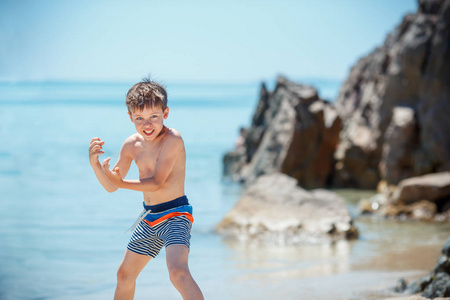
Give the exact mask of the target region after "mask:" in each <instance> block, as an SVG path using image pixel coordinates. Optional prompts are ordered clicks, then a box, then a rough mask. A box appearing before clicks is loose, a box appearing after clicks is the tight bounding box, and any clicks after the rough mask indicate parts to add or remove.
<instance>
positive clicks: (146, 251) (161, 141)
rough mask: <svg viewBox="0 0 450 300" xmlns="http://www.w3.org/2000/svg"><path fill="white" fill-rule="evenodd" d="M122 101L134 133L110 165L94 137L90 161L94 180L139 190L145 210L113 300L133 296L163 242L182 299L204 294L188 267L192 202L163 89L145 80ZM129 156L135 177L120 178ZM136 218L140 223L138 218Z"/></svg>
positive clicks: (179, 143)
mask: <svg viewBox="0 0 450 300" xmlns="http://www.w3.org/2000/svg"><path fill="white" fill-rule="evenodd" d="M126 105H127V107H128V115H129V117H130V119H131V122H133V123H134V125H135V127H136V131H137V133H135V134H133V135H131V136H130V137H128V138H127V139H126V140H125V142H124V143H123V145H122V148H121V150H120V154H119V158H118V160H117V162H116V164H115V165H114V167H113V168H112V170H110V164H109V162H110V159H111V158H107V159H105V160H104V161H103V163H102V164H100V163H99V160H98V157H99V155H100V154H103V153H104V151H103V149H102V146H103V145H104V143H105V142H104V141H102V140H100V138H93V139H92V140H91V143H90V145H89V160H90V163H91V166H92V168H93V169H94V172H95V175H96V176H97V179H98V181H99V182H100V183H101V184H102V186H103V187H104V188H105V189H106V190H107V191H108V192H114V191H116V190H117V189H118V188H124V189H130V190H135V191H142V192H143V195H144V208H145V212H143V214H142V215H141V216H140V219H138V224H137V227H136V228H135V229H134V231H133V234H132V236H131V239H130V242H129V243H128V246H127V250H126V252H125V256H124V258H123V261H122V263H121V264H120V267H119V270H118V272H117V287H116V292H115V295H114V299H116V300H117V299H133V297H134V291H135V283H136V278H137V276H138V275H139V273H140V272H141V271H142V269H143V268H144V267H145V265H146V264H147V263H148V262H149V261H150V259H152V258H154V257H156V255H158V253H159V251H160V249H161V248H162V246H163V245H164V246H165V247H166V262H167V268H168V270H169V275H170V280H171V282H172V284H173V285H174V286H175V288H176V289H177V290H178V291H179V292H180V294H181V295H182V297H183V299H203V295H202V292H201V291H200V288H199V287H198V286H197V284H196V283H195V281H194V279H193V278H192V276H191V274H190V272H189V267H188V255H189V245H190V244H189V240H190V230H191V225H192V222H193V218H192V207H191V206H190V205H189V203H188V200H187V198H186V196H185V194H184V179H185V165H186V152H185V149H184V143H183V139H182V138H181V135H180V133H179V132H178V131H176V130H175V129H171V128H167V127H166V126H164V124H163V120H164V119H167V117H168V116H169V108H168V107H167V93H166V91H165V89H164V87H162V86H161V85H160V84H158V83H156V82H153V81H151V80H150V79H144V81H143V82H140V83H137V84H135V85H134V86H133V87H131V89H130V90H129V91H128V93H127V98H126ZM131 161H134V162H135V163H136V165H137V166H138V169H139V179H136V180H126V179H124V178H125V176H126V174H127V173H128V170H129V169H130V165H131ZM139 220H140V222H139Z"/></svg>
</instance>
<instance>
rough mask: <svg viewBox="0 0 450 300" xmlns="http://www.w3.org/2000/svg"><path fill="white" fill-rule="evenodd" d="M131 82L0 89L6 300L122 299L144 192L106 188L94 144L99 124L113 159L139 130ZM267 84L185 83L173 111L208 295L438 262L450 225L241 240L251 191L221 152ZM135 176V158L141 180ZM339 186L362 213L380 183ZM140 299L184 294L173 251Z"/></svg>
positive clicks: (354, 293) (370, 279)
mask: <svg viewBox="0 0 450 300" xmlns="http://www.w3.org/2000/svg"><path fill="white" fill-rule="evenodd" d="M0 88H1V86H0ZM124 88H125V87H122V86H114V88H111V89H109V88H108V85H106V87H105V85H100V86H95V85H94V86H92V85H89V86H83V85H81V86H80V85H75V86H74V85H69V87H65V86H51V87H45V86H44V87H39V88H36V86H32V87H31V88H29V89H28V90H27V87H26V86H25V87H24V86H20V85H19V86H16V87H8V90H7V93H2V94H1V95H2V96H1V97H0V140H1V141H2V143H0V182H1V185H0V200H1V201H0V203H1V205H0V266H1V267H0V299H111V298H112V295H113V293H114V287H115V273H116V270H117V267H118V265H119V263H120V261H121V259H122V255H123V252H124V250H125V246H126V243H127V241H128V238H129V235H126V234H123V232H124V231H125V230H126V229H127V228H128V227H129V226H130V225H131V224H132V223H133V221H134V219H135V217H136V216H137V214H138V213H139V212H140V211H141V203H142V198H141V196H140V195H139V193H136V192H132V191H118V192H116V193H113V194H109V193H106V192H105V191H104V190H103V189H102V188H101V187H100V185H99V184H98V183H97V181H96V179H95V175H94V174H93V172H92V170H91V169H90V166H89V163H88V157H87V154H88V152H87V147H88V143H89V141H90V139H91V138H92V137H93V136H100V137H101V138H103V139H105V141H106V144H105V150H106V152H107V155H108V156H111V157H112V159H113V160H115V159H116V158H117V154H118V151H119V148H120V145H121V143H122V141H123V140H124V138H125V137H127V136H128V135H130V134H132V133H133V131H134V128H133V126H132V124H131V123H130V122H129V119H128V118H127V116H126V109H125V108H124V106H123V101H122V99H121V97H123V94H124V92H123V89H124ZM257 88H258V87H257V86H256V87H254V86H250V87H249V86H239V87H238V88H236V87H233V86H214V87H209V88H204V87H192V86H188V87H186V86H175V87H174V89H173V90H174V92H173V94H172V98H171V99H173V105H172V106H171V111H170V116H169V119H168V120H167V121H168V125H169V126H171V127H175V128H177V129H179V130H180V131H181V133H182V135H183V137H184V140H185V144H186V149H187V154H188V162H187V180H186V193H187V195H188V197H189V198H190V201H191V203H192V204H193V205H194V217H195V222H194V226H193V232H192V241H191V244H192V248H191V255H190V265H191V271H192V273H193V274H194V276H195V278H196V280H197V282H198V283H199V285H200V286H201V288H202V290H203V292H204V294H205V296H206V299H243V300H246V299H271V298H274V297H276V298H278V299H330V298H332V299H377V298H379V297H380V295H387V294H388V293H387V292H386V289H387V288H389V287H391V286H393V285H394V284H395V283H396V281H397V279H398V278H399V277H406V278H409V279H410V278H417V277H419V276H421V275H424V274H425V273H427V272H428V271H429V270H430V269H431V268H432V267H433V265H434V263H435V261H436V259H437V257H438V255H439V251H440V249H441V247H442V244H443V242H444V240H445V239H446V238H447V237H448V236H449V233H450V225H449V224H436V223H424V222H422V223H420V222H396V221H387V220H379V219H375V218H374V219H372V218H370V217H364V218H358V219H357V220H356V226H357V227H358V228H359V230H360V233H361V237H360V239H358V240H356V241H350V242H347V241H341V242H338V243H335V244H333V245H321V246H317V245H316V246H312V245H311V246H302V247H270V246H258V245H251V244H242V243H238V242H235V241H231V240H224V239H222V237H220V236H218V235H217V234H215V233H214V226H215V225H216V224H217V223H218V222H219V221H220V220H221V218H222V217H223V215H224V214H225V213H226V212H228V211H229V209H230V208H231V207H232V206H233V205H234V203H235V202H236V200H237V199H238V198H239V195H240V192H241V187H240V186H238V185H235V184H230V183H224V182H222V181H221V159H222V155H223V153H224V152H225V151H227V150H228V149H229V148H230V146H231V145H233V141H234V138H235V137H236V135H237V132H238V128H239V126H241V125H246V124H247V120H249V119H250V116H251V113H252V112H253V109H254V106H255V104H256V100H257V93H258V91H257ZM17 89H20V92H18V91H17ZM102 89H106V90H108V91H109V94H108V93H107V94H106V95H105V93H102V92H101V91H100V90H102ZM169 89H170V86H169ZM92 90H93V92H92ZM36 91H37V92H36ZM58 91H59V94H58ZM61 91H62V92H61ZM169 91H170V90H169ZM50 94H51V97H50V96H48V95H50ZM169 94H170V92H169ZM58 95H59V96H58ZM74 95H75V96H74ZM92 95H94V96H95V99H96V100H95V101H91V100H90V98H89V97H90V96H92ZM195 95H201V97H200V98H199V99H193V98H195ZM2 97H4V98H2ZM5 97H6V98H5ZM8 97H9V98H8ZM14 97H16V98H14ZM46 99H50V100H46ZM136 174H137V172H136V168H135V167H134V168H132V169H131V170H130V178H135V177H136ZM338 193H340V194H341V195H343V196H344V197H345V198H346V199H348V204H349V208H350V211H351V212H352V213H353V214H355V216H356V209H355V204H356V202H357V201H358V200H359V198H361V197H367V196H370V195H371V194H372V192H371V191H354V190H340V191H338ZM135 299H180V297H179V295H178V293H177V292H176V291H175V289H174V288H173V287H172V286H171V284H170V281H169V278H168V273H167V270H166V266H165V260H164V252H162V253H161V254H160V256H158V257H157V258H156V259H154V260H152V261H151V262H150V263H149V265H148V266H147V267H146V268H145V269H144V271H143V272H142V274H141V276H140V277H139V279H138V282H137V291H136V298H135Z"/></svg>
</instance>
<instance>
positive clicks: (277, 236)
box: [217, 173, 358, 245]
mask: <svg viewBox="0 0 450 300" xmlns="http://www.w3.org/2000/svg"><path fill="white" fill-rule="evenodd" d="M217 230H218V231H219V232H220V233H222V234H224V235H225V236H229V237H232V238H235V239H239V240H244V241H252V242H261V243H270V244H278V245H286V244H289V245H292V244H305V243H306V244H307V243H324V242H325V243H326V242H330V241H333V240H336V239H343V238H348V239H350V238H356V237H357V235H358V233H357V230H356V228H355V227H354V226H353V225H352V219H351V217H350V214H349V212H348V210H347V207H346V204H345V202H344V200H343V199H342V198H341V197H339V196H338V195H336V194H334V193H332V192H330V191H327V190H312V191H311V192H308V191H306V190H304V189H302V188H300V187H298V186H297V181H296V180H295V179H294V178H292V177H289V176H287V175H284V174H281V173H272V174H267V175H262V176H260V177H258V179H257V180H256V181H255V182H253V183H252V184H250V185H249V186H248V187H247V189H246V190H245V192H244V194H243V195H242V197H241V198H240V199H239V201H238V202H237V204H236V205H235V207H234V208H233V209H232V210H231V211H230V212H229V213H228V214H227V215H226V216H225V217H224V219H223V220H222V221H221V222H220V223H219V224H218V226H217Z"/></svg>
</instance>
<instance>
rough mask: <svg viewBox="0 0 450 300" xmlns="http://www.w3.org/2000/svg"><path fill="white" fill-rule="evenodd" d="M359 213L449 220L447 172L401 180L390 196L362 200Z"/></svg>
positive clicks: (449, 178) (449, 193)
mask: <svg viewBox="0 0 450 300" xmlns="http://www.w3.org/2000/svg"><path fill="white" fill-rule="evenodd" d="M360 210H361V213H375V214H380V215H383V216H386V217H395V218H397V217H400V218H412V219H417V220H438V221H445V220H450V172H441V173H433V174H427V175H423V176H418V177H411V178H408V179H404V180H402V181H400V183H399V184H398V186H396V187H395V188H394V189H393V192H392V193H391V194H390V195H386V194H377V195H375V196H373V197H372V198H370V199H363V200H362V201H361V202H360Z"/></svg>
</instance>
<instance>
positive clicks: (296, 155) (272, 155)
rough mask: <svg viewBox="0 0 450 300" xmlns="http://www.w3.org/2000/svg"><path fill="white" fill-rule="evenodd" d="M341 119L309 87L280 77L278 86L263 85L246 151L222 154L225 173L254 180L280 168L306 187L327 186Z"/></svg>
mask: <svg viewBox="0 0 450 300" xmlns="http://www.w3.org/2000/svg"><path fill="white" fill-rule="evenodd" d="M340 130H341V120H340V118H339V116H338V114H337V112H336V110H335V108H334V107H333V106H332V105H331V104H330V103H328V102H327V101H325V100H322V99H320V98H319V96H318V92H317V90H316V89H314V88H313V87H311V86H306V85H302V84H297V83H293V82H291V81H289V80H288V79H286V78H284V77H281V76H280V77H279V78H278V80H277V84H276V87H275V90H274V91H273V92H269V91H267V89H266V87H265V85H264V84H263V85H262V87H261V93H260V100H259V102H258V106H257V108H256V111H255V113H254V116H253V120H252V124H251V126H250V127H249V128H248V129H247V130H246V134H245V141H244V146H243V150H241V149H239V150H238V151H234V152H230V153H227V154H226V155H225V157H224V176H225V177H229V178H232V179H234V180H241V181H246V182H252V181H254V180H256V178H257V177H258V176H260V175H262V174H267V173H272V172H282V173H284V174H287V175H289V176H291V177H294V178H295V179H297V181H298V184H299V185H301V186H303V187H306V188H318V187H325V186H327V185H328V184H329V182H330V178H331V176H332V171H333V169H334V151H335V150H336V146H337V143H338V140H339V132H340Z"/></svg>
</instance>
